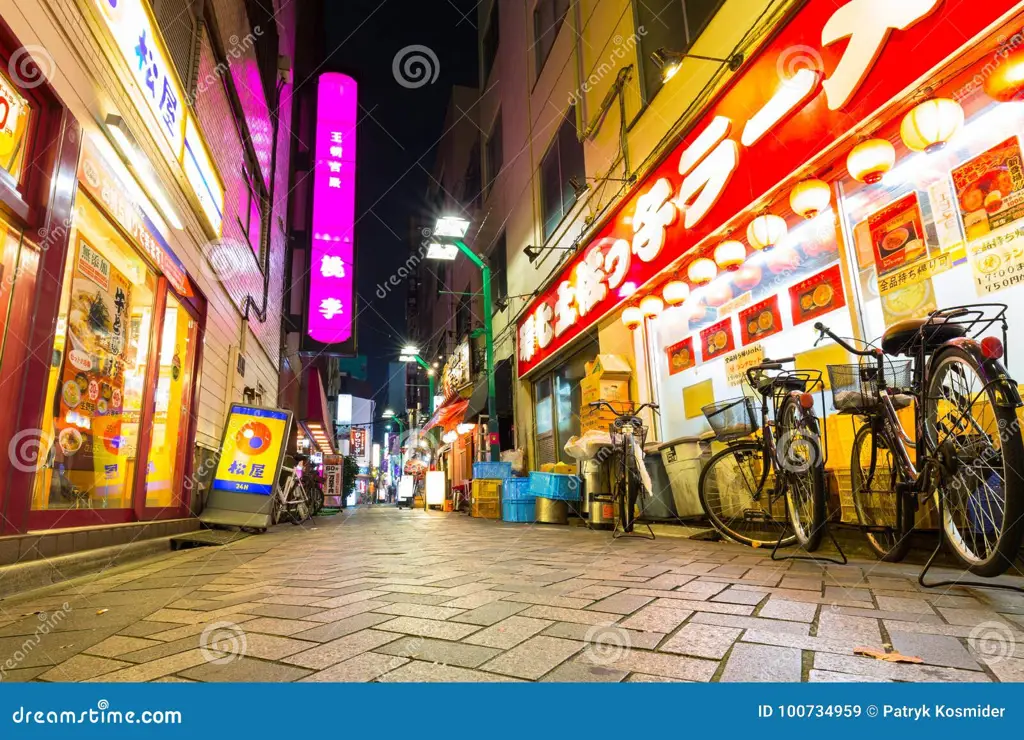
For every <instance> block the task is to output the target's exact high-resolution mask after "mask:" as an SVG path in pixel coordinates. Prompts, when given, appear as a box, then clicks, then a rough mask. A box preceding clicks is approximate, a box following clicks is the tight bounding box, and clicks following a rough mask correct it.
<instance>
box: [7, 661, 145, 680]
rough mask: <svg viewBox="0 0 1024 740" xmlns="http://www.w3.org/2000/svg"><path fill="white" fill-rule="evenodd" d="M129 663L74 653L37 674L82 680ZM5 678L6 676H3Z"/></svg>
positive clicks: (41, 677)
mask: <svg viewBox="0 0 1024 740" xmlns="http://www.w3.org/2000/svg"><path fill="white" fill-rule="evenodd" d="M130 665H131V663H126V662H125V661H123V660H111V659H110V658H99V657H94V656H92V655H84V654H83V655H76V656H74V657H73V658H68V659H67V660H65V661H64V662H63V663H60V664H59V665H56V666H54V667H53V668H51V669H49V670H48V671H46V672H45V673H41V674H39V679H40V680H41V681H58V682H61V683H63V682H68V681H75V682H77V681H84V680H86V679H87V678H92V677H93V676H99V675H101V674H103V673H111V672H113V671H116V670H118V669H119V668H127V667H128V666H130ZM4 678H5V680H6V679H8V677H7V676H6V675H5V676H4Z"/></svg>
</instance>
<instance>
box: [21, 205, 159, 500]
mask: <svg viewBox="0 0 1024 740" xmlns="http://www.w3.org/2000/svg"><path fill="white" fill-rule="evenodd" d="M156 287H157V279H156V274H155V273H154V272H153V271H152V270H150V269H149V268H148V267H147V265H146V263H145V262H144V260H143V259H142V257H141V256H140V255H139V254H138V253H136V252H135V250H134V249H133V248H132V247H131V246H130V245H129V244H128V243H127V242H126V241H125V240H124V238H123V237H122V236H121V235H120V233H119V232H118V231H117V230H116V229H114V228H113V226H112V225H111V224H110V222H109V221H107V219H106V217H105V216H104V215H103V214H102V213H101V212H100V210H99V209H98V208H97V207H96V206H95V204H93V203H92V201H90V200H89V198H88V197H87V196H85V195H82V194H79V197H78V202H77V204H76V213H75V224H74V228H73V230H72V232H71V237H70V247H69V252H68V262H67V266H66V269H65V274H64V285H63V292H62V298H61V304H62V305H61V313H60V315H59V316H58V320H57V336H56V340H55V342H54V349H53V356H52V360H51V366H50V378H49V383H48V397H49V398H50V399H51V403H52V406H51V412H50V413H49V414H47V415H46V416H45V418H44V419H43V420H42V431H43V435H42V437H43V438H44V439H46V440H49V441H50V444H49V449H48V451H47V453H46V454H45V455H40V462H41V467H40V469H39V471H38V474H37V475H36V479H35V480H36V483H35V490H34V492H33V497H32V508H33V509H81V508H90V509H123V508H130V507H131V506H132V495H133V481H134V479H135V472H136V469H137V468H136V466H137V464H138V443H139V423H140V420H141V416H142V404H143V398H144V397H145V387H146V373H147V368H148V365H149V359H150V358H149V347H150V336H151V334H152V329H153V322H154V318H155V317H154V315H153V308H154V304H155V302H156Z"/></svg>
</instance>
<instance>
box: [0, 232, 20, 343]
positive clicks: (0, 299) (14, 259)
mask: <svg viewBox="0 0 1024 740" xmlns="http://www.w3.org/2000/svg"><path fill="white" fill-rule="evenodd" d="M21 245H22V232H21V230H20V229H17V228H15V227H14V226H12V225H11V224H10V223H9V222H8V221H7V220H6V219H5V218H4V217H3V216H2V215H0V327H2V328H0V358H2V357H3V348H4V343H5V342H6V341H7V325H8V323H10V322H9V317H10V314H11V299H12V298H13V296H14V274H15V270H16V269H17V265H18V259H19V253H20V252H21Z"/></svg>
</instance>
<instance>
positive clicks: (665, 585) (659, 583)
mask: <svg viewBox="0 0 1024 740" xmlns="http://www.w3.org/2000/svg"><path fill="white" fill-rule="evenodd" d="M694 578H696V576H684V575H681V574H679V573H664V574H662V575H660V576H657V577H655V578H652V579H651V580H649V581H647V582H645V583H644V584H643V587H644V588H653V589H659V590H660V589H665V590H666V591H671V590H672V589H674V588H679V587H680V586H685V585H686V584H688V583H690V582H691V581H693V580H694Z"/></svg>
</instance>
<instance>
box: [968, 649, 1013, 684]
mask: <svg viewBox="0 0 1024 740" xmlns="http://www.w3.org/2000/svg"><path fill="white" fill-rule="evenodd" d="M978 660H979V661H981V662H982V663H984V664H985V665H986V666H988V668H989V670H991V671H992V673H994V674H995V676H996V678H998V679H999V680H1000V681H1002V682H1003V683H1021V682H1024V660H1022V659H1020V658H1014V657H1009V656H1005V655H1002V654H997V655H992V656H978Z"/></svg>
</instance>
